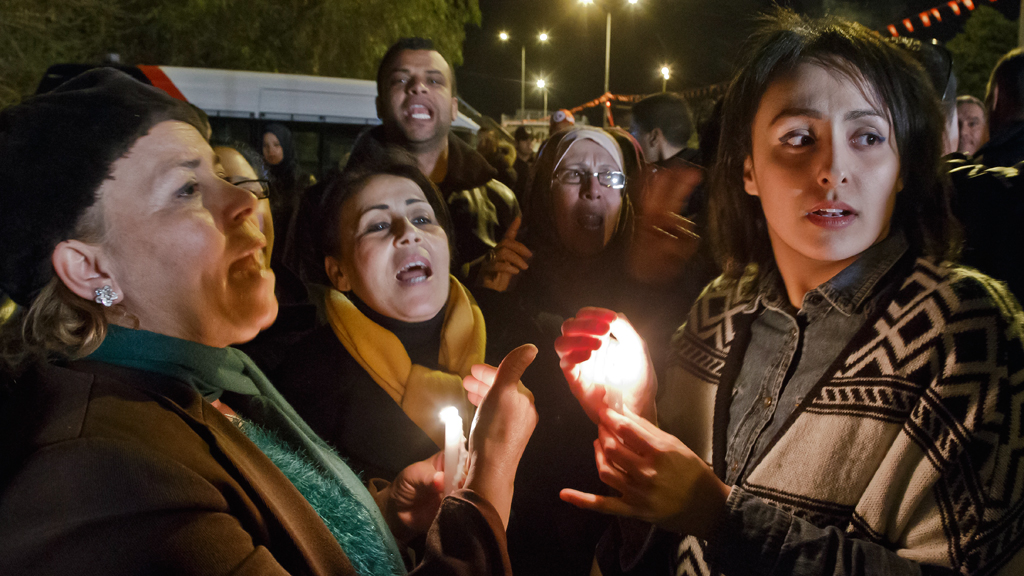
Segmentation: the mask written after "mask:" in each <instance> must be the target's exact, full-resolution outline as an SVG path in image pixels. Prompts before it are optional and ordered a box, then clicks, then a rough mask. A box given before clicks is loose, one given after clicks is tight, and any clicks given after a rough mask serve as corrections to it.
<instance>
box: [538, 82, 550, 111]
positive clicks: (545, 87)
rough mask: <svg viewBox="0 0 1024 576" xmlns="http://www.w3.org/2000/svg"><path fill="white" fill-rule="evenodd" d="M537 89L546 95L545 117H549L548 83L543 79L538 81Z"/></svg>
mask: <svg viewBox="0 0 1024 576" xmlns="http://www.w3.org/2000/svg"><path fill="white" fill-rule="evenodd" d="M537 88H538V89H540V91H541V92H543V93H544V117H545V118H547V116H548V83H547V82H546V81H545V80H544V79H543V78H538V79H537Z"/></svg>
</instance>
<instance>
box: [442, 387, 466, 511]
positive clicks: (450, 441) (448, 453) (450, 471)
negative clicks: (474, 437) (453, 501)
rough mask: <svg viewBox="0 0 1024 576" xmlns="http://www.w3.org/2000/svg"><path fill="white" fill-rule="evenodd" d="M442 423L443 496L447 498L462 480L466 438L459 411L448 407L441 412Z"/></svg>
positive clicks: (453, 407)
mask: <svg viewBox="0 0 1024 576" xmlns="http://www.w3.org/2000/svg"><path fill="white" fill-rule="evenodd" d="M441 420H442V421H443V422H444V494H445V496H447V495H448V494H451V493H452V491H453V490H455V488H456V486H458V482H459V480H461V479H462V460H463V453H464V452H465V445H466V437H465V436H464V435H463V433H462V416H460V415H459V409H458V408H456V407H455V406H449V407H447V408H445V409H444V410H441Z"/></svg>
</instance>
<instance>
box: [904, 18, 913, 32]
mask: <svg viewBox="0 0 1024 576" xmlns="http://www.w3.org/2000/svg"><path fill="white" fill-rule="evenodd" d="M903 27H904V28H906V29H907V32H913V31H914V25H913V24H912V23H911V22H910V18H904V19H903Z"/></svg>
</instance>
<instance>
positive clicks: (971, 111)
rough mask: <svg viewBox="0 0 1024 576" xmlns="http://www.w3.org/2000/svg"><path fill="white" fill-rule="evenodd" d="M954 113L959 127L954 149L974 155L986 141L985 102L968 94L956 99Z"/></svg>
mask: <svg viewBox="0 0 1024 576" xmlns="http://www.w3.org/2000/svg"><path fill="white" fill-rule="evenodd" d="M956 115H957V122H958V126H959V128H960V141H959V143H958V144H957V147H956V151H957V152H960V153H961V154H966V155H967V156H974V155H975V154H976V153H977V152H978V149H979V148H981V147H982V146H983V145H984V144H985V142H988V118H987V116H988V114H987V113H986V111H985V103H984V102H982V101H981V100H978V99H977V98H975V97H974V96H971V95H970V94H965V95H963V96H960V97H958V98H957V99H956Z"/></svg>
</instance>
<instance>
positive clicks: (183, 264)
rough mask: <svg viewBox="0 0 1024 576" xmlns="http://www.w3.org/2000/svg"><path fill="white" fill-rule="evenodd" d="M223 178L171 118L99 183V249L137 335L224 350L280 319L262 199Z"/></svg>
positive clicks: (209, 154)
mask: <svg viewBox="0 0 1024 576" xmlns="http://www.w3.org/2000/svg"><path fill="white" fill-rule="evenodd" d="M222 176H223V173H222V169H221V168H220V166H219V165H218V164H217V159H216V157H215V156H214V153H213V150H211V149H210V146H209V145H208V144H207V143H206V141H205V140H204V139H203V137H202V136H201V135H200V134H199V132H197V131H196V129H195V128H193V127H192V126H190V125H188V124H185V123H184V122H176V121H168V122H162V123H160V124H157V125H156V126H154V127H153V128H152V129H151V130H150V131H149V133H148V134H147V135H145V136H143V137H142V138H140V139H139V140H138V141H136V142H135V144H134V145H133V146H132V147H131V149H130V150H129V151H128V153H127V154H126V155H125V156H124V157H122V158H121V159H119V160H118V161H117V162H115V163H114V166H113V170H112V174H111V178H109V179H107V180H106V181H105V182H104V184H103V185H102V186H101V188H100V194H99V195H100V202H101V203H102V209H103V217H104V221H105V222H106V227H107V234H106V236H105V237H104V240H103V251H104V253H105V254H107V256H108V257H109V263H110V267H111V270H110V273H111V274H112V276H113V278H114V279H115V280H116V282H117V284H118V287H119V288H120V289H121V291H122V292H123V294H122V298H123V300H122V302H123V305H124V307H125V310H126V312H128V313H129V314H130V315H133V316H135V317H137V318H138V320H139V326H138V327H139V328H141V329H143V330H149V331H152V332H157V333H160V334H166V335H168V336H175V337H178V338H183V339H186V340H193V341H195V342H200V343H203V344H207V345H210V346H217V347H222V346H227V345H229V344H234V343H237V342H244V341H246V340H249V339H251V338H253V337H254V336H255V335H256V334H257V333H258V332H259V330H260V329H262V328H265V327H267V326H269V325H270V324H271V323H272V322H273V321H274V318H275V317H276V316H277V300H276V299H275V298H274V274H273V272H271V271H270V267H269V262H268V261H267V260H266V259H265V257H264V252H263V249H264V246H265V245H266V238H265V236H264V235H263V233H261V232H260V227H259V220H258V217H257V200H256V197H255V196H254V195H253V194H252V193H251V192H248V191H246V190H243V189H241V188H237V187H235V186H232V185H231V184H229V183H227V182H225V181H224V180H223V179H222Z"/></svg>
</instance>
